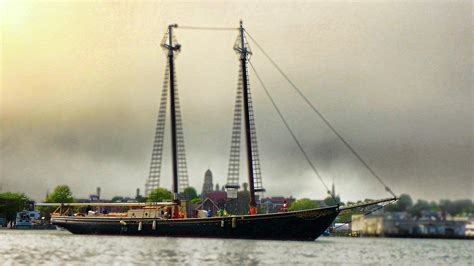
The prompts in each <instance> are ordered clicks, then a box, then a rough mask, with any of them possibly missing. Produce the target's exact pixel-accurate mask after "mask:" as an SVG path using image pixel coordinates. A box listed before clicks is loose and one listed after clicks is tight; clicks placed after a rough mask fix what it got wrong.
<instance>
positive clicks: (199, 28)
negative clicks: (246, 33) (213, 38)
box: [178, 26, 239, 30]
mask: <svg viewBox="0 0 474 266" xmlns="http://www.w3.org/2000/svg"><path fill="white" fill-rule="evenodd" d="M178 29H184V30H238V29H239V28H226V27H197V26H178Z"/></svg>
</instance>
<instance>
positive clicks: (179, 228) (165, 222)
mask: <svg viewBox="0 0 474 266" xmlns="http://www.w3.org/2000/svg"><path fill="white" fill-rule="evenodd" d="M177 27H178V25H176V24H174V25H170V26H168V32H167V35H168V36H166V37H165V38H167V43H166V41H165V42H164V43H163V44H162V46H163V47H164V48H165V49H166V50H167V51H168V55H167V56H168V68H167V71H168V72H167V74H166V75H167V76H169V95H170V105H171V107H170V114H171V144H172V145H171V146H172V169H173V185H172V192H173V195H174V200H173V202H158V203H97V204H93V203H64V204H61V203H53V204H51V203H49V204H48V203H44V204H38V205H43V206H58V209H57V210H56V211H55V212H54V213H53V214H52V218H51V222H52V224H54V225H57V226H60V227H62V228H65V229H67V230H68V231H70V232H72V233H75V234H101V235H140V236H168V237H210V238H243V239H274V240H315V239H316V238H318V237H319V236H320V235H321V234H322V233H323V232H324V231H325V230H326V229H327V228H328V227H329V226H330V225H331V224H332V223H333V222H334V220H335V218H336V217H337V216H338V214H339V212H340V211H342V210H344V209H350V208H356V207H361V206H362V207H364V206H370V205H376V204H379V203H385V202H389V201H393V200H395V199H396V198H389V199H383V200H379V201H374V202H371V203H364V204H361V205H358V206H351V207H341V206H339V205H334V206H329V207H324V208H316V209H310V210H302V211H288V212H280V213H272V214H258V213H257V202H256V196H255V193H256V192H260V191H261V190H262V189H261V188H258V187H257V188H256V187H255V184H254V183H255V182H254V181H255V177H254V174H255V171H259V169H254V166H255V164H254V163H255V150H254V149H255V148H254V146H253V145H256V144H254V143H253V142H254V139H253V136H252V134H253V133H252V132H254V126H255V124H254V118H253V111H252V103H251V100H250V99H249V98H250V87H249V80H248V61H249V57H250V50H249V49H248V48H247V42H246V39H245V38H246V37H245V34H246V31H245V30H244V28H243V25H242V22H241V23H240V27H239V28H238V30H239V33H240V36H239V38H240V39H238V41H237V43H236V46H235V47H234V50H235V51H236V52H237V53H238V54H239V55H240V71H241V76H242V85H243V87H242V88H243V90H242V94H243V95H242V96H243V98H242V102H243V114H244V124H245V134H244V135H245V140H246V149H247V167H248V184H249V194H250V202H249V209H250V214H249V215H230V216H217V217H207V218H186V217H182V213H183V212H184V211H183V210H184V209H185V206H184V202H181V201H180V200H179V199H178V185H179V179H178V168H179V165H178V159H177V154H178V152H179V148H180V147H179V145H178V143H177V122H176V121H177V120H176V112H177V110H176V106H175V105H176V99H175V97H176V95H175V69H174V56H175V52H176V51H179V50H180V48H181V46H180V45H179V44H176V43H174V41H173V29H174V28H177ZM226 187H227V188H232V187H231V186H226ZM75 206H90V207H93V206H99V207H100V206H129V207H134V209H131V210H129V211H128V212H127V213H106V214H105V213H100V212H99V213H87V214H82V215H80V214H79V215H76V216H74V215H73V214H72V207H75Z"/></svg>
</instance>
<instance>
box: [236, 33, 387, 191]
mask: <svg viewBox="0 0 474 266" xmlns="http://www.w3.org/2000/svg"><path fill="white" fill-rule="evenodd" d="M245 32H246V33H247V36H248V37H249V38H250V39H251V40H252V41H253V42H254V44H255V45H256V46H257V48H258V49H260V51H261V52H262V53H263V54H264V55H265V57H266V58H267V59H268V60H269V61H270V63H272V65H273V66H274V67H275V68H276V69H277V70H278V72H280V74H281V75H282V76H283V77H284V78H285V79H286V81H288V83H290V85H291V86H292V87H293V89H295V91H296V92H297V93H298V94H299V95H300V96H301V98H303V100H304V101H305V102H306V103H307V104H308V105H309V107H311V109H313V111H314V112H315V113H316V114H317V115H318V116H319V117H320V118H321V120H323V122H324V123H325V124H326V125H327V126H328V127H329V128H330V129H331V131H332V132H333V133H334V134H335V135H336V136H337V137H338V138H339V140H341V141H342V143H344V145H345V146H346V147H347V148H348V149H349V150H350V151H351V152H352V154H353V155H354V156H355V157H356V158H357V159H358V160H359V161H360V162H361V163H362V164H363V165H364V166H365V168H367V170H369V172H370V173H371V174H372V176H374V177H375V178H376V179H377V180H378V181H379V182H380V184H382V186H384V188H385V190H386V191H387V192H388V193H390V194H391V195H392V196H394V197H396V195H395V193H393V191H392V190H391V189H390V188H389V187H388V186H387V184H385V182H384V181H383V180H382V178H381V177H380V176H379V175H378V174H377V173H375V171H374V170H373V169H372V168H371V167H370V166H369V165H368V164H367V162H366V161H365V160H364V159H362V157H361V156H360V155H359V154H358V153H357V152H356V151H355V150H354V148H352V146H351V145H350V144H349V143H348V142H347V141H346V140H345V139H344V138H343V137H342V136H341V134H339V132H337V130H336V129H335V128H334V127H333V126H332V125H331V123H329V121H328V120H327V119H326V118H325V117H324V116H323V114H322V113H321V112H320V111H319V110H318V109H317V108H316V107H315V106H314V105H313V104H312V103H311V102H310V101H309V99H308V98H307V97H306V96H305V95H304V94H303V93H302V92H301V90H300V89H298V87H296V85H295V84H294V83H293V82H292V81H291V80H290V78H289V77H288V76H287V75H286V74H285V73H284V72H283V70H281V68H280V67H279V66H278V65H277V64H276V62H275V61H274V60H273V59H272V58H271V57H270V56H269V55H268V54H267V53H266V52H265V50H264V49H263V48H262V47H261V46H260V45H259V44H258V43H257V41H255V39H254V38H253V37H252V35H250V34H249V33H248V32H247V31H245Z"/></svg>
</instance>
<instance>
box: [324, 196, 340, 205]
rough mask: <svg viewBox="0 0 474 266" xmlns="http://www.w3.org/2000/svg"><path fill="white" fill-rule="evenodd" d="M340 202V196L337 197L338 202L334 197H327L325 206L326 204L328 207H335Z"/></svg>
mask: <svg viewBox="0 0 474 266" xmlns="http://www.w3.org/2000/svg"><path fill="white" fill-rule="evenodd" d="M339 202H341V198H340V197H339V196H336V200H334V199H333V198H332V197H327V198H325V199H324V204H326V206H334V205H337V204H338V203H339Z"/></svg>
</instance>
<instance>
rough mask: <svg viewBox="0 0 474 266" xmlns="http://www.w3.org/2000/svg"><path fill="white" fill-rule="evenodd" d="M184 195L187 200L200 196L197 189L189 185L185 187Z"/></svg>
mask: <svg viewBox="0 0 474 266" xmlns="http://www.w3.org/2000/svg"><path fill="white" fill-rule="evenodd" d="M182 196H183V198H184V199H185V200H192V199H195V198H197V197H198V195H197V192H196V189H195V188H193V187H187V188H185V189H184V191H183V193H182Z"/></svg>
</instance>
